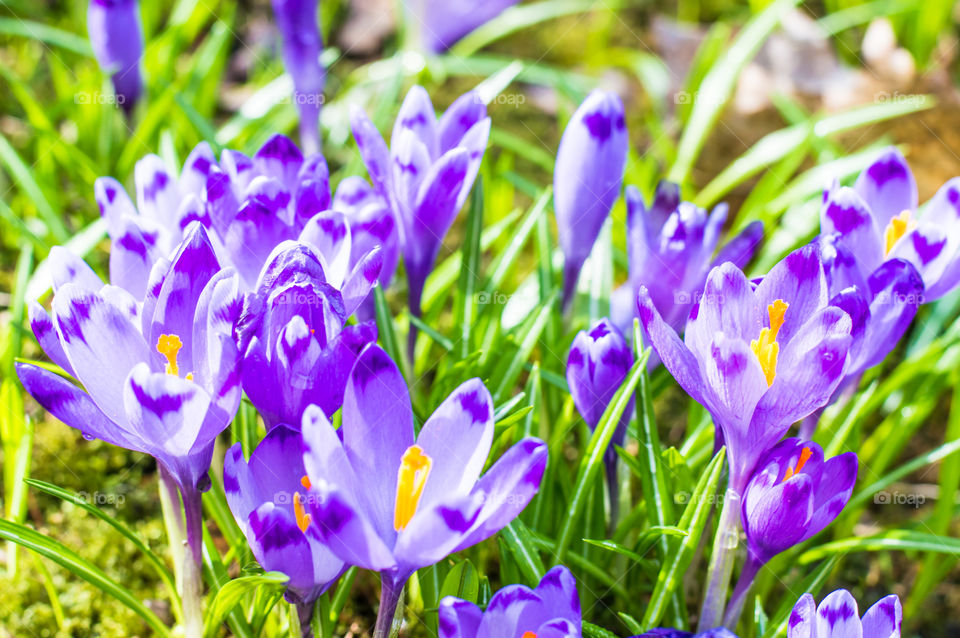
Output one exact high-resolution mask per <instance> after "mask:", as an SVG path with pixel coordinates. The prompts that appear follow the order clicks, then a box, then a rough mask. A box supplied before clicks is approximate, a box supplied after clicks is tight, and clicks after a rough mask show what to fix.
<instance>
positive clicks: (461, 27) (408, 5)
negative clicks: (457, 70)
mask: <svg viewBox="0 0 960 638" xmlns="http://www.w3.org/2000/svg"><path fill="white" fill-rule="evenodd" d="M517 1H518V0H486V1H485V2H476V1H475V0H403V6H404V8H405V9H406V14H407V17H408V19H409V22H408V24H409V26H408V28H409V29H411V30H412V31H413V32H415V33H417V34H419V38H420V44H421V46H422V47H423V49H424V50H426V51H428V52H430V53H442V52H444V51H446V50H447V49H449V48H450V47H452V46H453V45H454V44H456V43H457V41H458V40H460V38H462V37H463V36H465V35H467V34H468V33H470V32H471V31H473V30H474V29H476V28H477V27H479V26H482V25H484V24H486V23H487V22H489V21H490V20H492V19H493V18H495V17H497V16H498V15H500V14H501V13H503V11H504V10H505V9H507V8H509V7H512V6H513V5H515V4H517Z"/></svg>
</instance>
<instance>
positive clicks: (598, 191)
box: [553, 90, 629, 305]
mask: <svg viewBox="0 0 960 638" xmlns="http://www.w3.org/2000/svg"><path fill="white" fill-rule="evenodd" d="M628 144H629V138H628V135H627V125H626V121H625V120H624V115H623V102H621V101H620V98H619V97H617V96H616V95H615V94H613V93H608V92H606V91H600V90H596V91H594V92H593V93H591V94H590V95H588V96H587V99H586V100H584V101H583V104H581V105H580V107H579V108H578V109H577V110H576V112H575V113H574V114H573V117H572V118H571V119H570V122H569V123H568V124H567V128H566V130H565V131H564V132H563V137H562V138H561V139H560V148H559V149H558V150H557V162H556V167H555V168H554V172H553V208H554V211H555V212H556V215H557V232H558V233H559V236H560V248H562V249H563V256H564V270H563V291H564V293H563V299H564V305H566V304H567V303H569V302H570V300H571V299H572V298H573V292H574V290H575V289H576V285H577V278H578V277H579V276H580V269H581V268H582V267H583V263H584V262H585V261H586V260H587V257H588V256H589V255H590V250H591V249H592V248H593V244H594V243H595V242H596V241H597V235H599V234H600V228H601V227H602V226H603V222H604V221H605V220H606V219H607V216H608V215H609V214H610V209H611V208H613V203H614V202H615V201H617V197H619V196H620V186H621V184H623V168H624V166H625V164H626V162H627V146H628Z"/></svg>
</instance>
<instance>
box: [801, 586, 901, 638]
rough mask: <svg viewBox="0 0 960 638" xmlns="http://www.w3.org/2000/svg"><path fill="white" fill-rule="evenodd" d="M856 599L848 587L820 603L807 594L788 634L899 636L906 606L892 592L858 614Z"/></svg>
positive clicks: (804, 636) (809, 637)
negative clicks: (864, 611) (865, 611)
mask: <svg viewBox="0 0 960 638" xmlns="http://www.w3.org/2000/svg"><path fill="white" fill-rule="evenodd" d="M858 614H859V611H858V609H857V601H856V600H854V598H853V596H851V595H850V592H848V591H847V590H845V589H838V590H836V591H835V592H833V593H832V594H830V595H829V596H827V597H826V598H824V599H823V601H822V602H821V603H820V606H817V603H816V601H815V600H814V599H813V596H812V595H810V594H804V595H803V596H801V597H800V600H798V601H797V604H796V606H795V607H794V608H793V611H792V612H791V613H790V621H789V624H788V626H787V638H861V636H862V637H863V638H900V624H901V623H902V622H903V609H902V608H901V606H900V599H899V598H898V597H897V596H895V595H893V594H891V595H890V596H886V597H885V598H881V599H880V600H878V601H877V602H876V603H874V605H873V607H871V608H870V609H868V610H867V613H865V614H864V615H863V618H859V617H858Z"/></svg>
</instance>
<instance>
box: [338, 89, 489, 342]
mask: <svg viewBox="0 0 960 638" xmlns="http://www.w3.org/2000/svg"><path fill="white" fill-rule="evenodd" d="M350 121H351V127H352V129H353V136H354V138H355V139H356V141H357V146H358V147H359V149H360V154H361V156H362V157H363V161H364V163H365V164H366V166H367V172H368V173H369V174H370V179H371V180H373V185H374V187H375V188H376V191H377V193H378V194H379V195H380V197H381V198H382V199H383V201H385V202H387V203H388V204H389V206H390V208H391V210H392V212H393V217H394V219H395V221H396V222H397V225H398V230H399V238H400V245H401V248H402V251H403V261H404V266H405V268H406V271H407V283H408V285H409V303H410V312H411V313H412V314H413V315H414V316H417V317H419V316H420V301H421V297H422V294H423V286H424V282H425V281H426V279H427V275H429V274H430V271H431V270H432V269H433V264H434V261H436V258H437V254H438V253H439V251H440V246H441V244H442V243H443V238H444V237H445V236H446V234H447V231H448V230H449V229H450V225H451V224H452V223H453V220H454V219H456V217H457V213H458V212H459V211H460V209H461V208H462V207H463V204H464V202H465V201H466V199H467V195H468V194H469V193H470V189H471V188H472V187H473V182H474V180H475V179H476V177H477V173H478V171H479V170H480V162H481V161H482V160H483V154H484V151H485V150H486V147H487V140H488V138H489V136H490V118H489V117H487V107H486V105H485V104H484V102H483V100H482V99H481V98H480V95H479V94H477V93H476V92H474V91H471V92H469V93H466V94H464V95H462V96H460V97H459V98H458V99H457V100H456V101H455V102H454V103H453V104H451V105H450V108H448V109H447V110H446V111H445V112H444V113H443V115H442V116H441V117H440V119H439V120H438V119H437V115H436V113H435V112H434V110H433V104H432V103H431V102H430V96H429V95H428V94H427V92H426V90H425V89H424V88H423V87H420V86H414V87H413V88H412V89H410V91H409V92H408V93H407V96H406V98H405V99H404V101H403V105H402V106H401V107H400V112H399V113H398V114H397V119H396V122H395V123H394V125H393V133H392V135H391V138H390V147H389V148H387V144H386V142H384V140H383V137H381V135H380V133H379V132H378V131H377V129H376V127H375V126H374V124H373V122H371V121H370V119H369V118H368V117H367V114H366V113H364V111H363V109H361V108H359V107H356V108H354V109H353V110H352V111H351V113H350ZM410 334H411V342H412V339H413V338H414V336H415V331H413V330H411V332H410Z"/></svg>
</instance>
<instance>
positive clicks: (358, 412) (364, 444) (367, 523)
mask: <svg viewBox="0 0 960 638" xmlns="http://www.w3.org/2000/svg"><path fill="white" fill-rule="evenodd" d="M341 421H342V425H341V427H340V431H339V432H338V431H337V430H336V429H334V427H333V426H332V425H331V424H330V422H329V421H328V420H327V417H326V415H324V413H323V411H322V410H320V409H319V408H316V407H314V406H311V407H309V408H308V409H307V410H306V412H305V413H304V416H303V425H302V433H303V441H304V445H305V450H304V465H305V467H306V475H307V478H308V481H309V483H310V486H311V487H310V491H309V493H308V494H306V495H305V496H306V497H307V503H308V504H309V507H308V508H307V510H306V513H307V514H309V515H310V525H313V526H316V529H317V531H318V532H319V534H320V537H321V538H322V539H323V542H324V543H325V544H326V545H327V547H329V549H330V551H331V552H333V554H335V555H336V556H338V557H339V558H340V559H341V560H343V561H344V562H345V563H347V564H350V565H356V566H359V567H362V568H365V569H370V570H373V571H377V572H380V574H381V580H382V584H383V592H382V594H381V608H380V611H379V615H378V618H377V634H376V635H378V636H379V635H386V633H385V632H386V629H387V628H389V625H390V622H391V621H392V619H393V615H394V609H395V608H396V605H397V602H398V600H399V597H400V594H401V592H402V588H403V585H404V584H405V583H406V581H407V579H408V578H409V577H410V575H411V574H412V573H413V572H414V571H416V570H417V569H419V568H421V567H425V566H428V565H432V564H434V563H436V562H437V561H439V560H441V559H442V558H444V557H445V556H447V555H449V554H452V553H454V552H457V551H460V550H462V549H465V548H467V547H470V546H472V545H474V544H476V543H479V542H480V541H482V540H485V539H486V538H489V537H490V536H492V535H494V534H496V533H497V532H498V531H500V529H502V528H503V527H504V526H505V525H507V524H509V523H510V521H512V520H513V519H514V518H515V517H516V516H517V515H518V514H519V513H520V512H521V511H522V510H523V508H524V507H526V505H527V503H528V502H529V501H530V499H531V498H533V496H534V495H535V494H536V492H537V490H538V489H539V486H540V480H541V478H542V476H543V472H544V469H545V467H546V462H547V447H546V444H544V443H543V442H541V441H539V440H537V439H533V438H526V439H522V440H521V441H519V442H518V443H516V444H515V445H514V446H513V447H511V448H510V449H509V450H508V451H507V452H505V453H504V455H503V456H502V457H501V458H500V459H499V460H498V461H497V462H496V463H494V464H493V466H492V467H491V468H490V469H489V470H488V471H487V472H486V473H485V474H483V476H481V472H482V471H483V467H484V465H485V463H486V460H487V456H488V454H489V452H490V447H491V444H492V442H493V430H494V421H493V400H492V399H491V397H490V393H489V392H488V391H487V389H486V387H485V386H484V385H483V383H482V382H481V381H480V380H479V379H474V380H471V381H467V382H466V383H464V384H463V385H461V386H460V387H459V388H457V389H456V390H454V392H453V393H452V394H451V395H450V396H449V397H448V398H447V399H446V400H445V401H444V402H443V403H442V404H441V405H440V407H438V408H437V410H436V411H435V412H434V413H433V415H432V416H431V417H430V418H429V419H427V421H426V423H424V425H423V427H422V428H421V429H420V431H419V435H415V434H414V427H413V412H412V409H411V405H410V396H409V394H408V391H407V387H406V384H405V382H404V380H403V377H402V376H401V375H400V371H399V369H398V368H397V366H396V364H395V363H394V362H393V361H392V360H391V359H390V357H389V356H387V354H386V353H385V352H384V351H383V350H382V349H380V348H379V347H377V346H369V347H368V348H367V349H366V350H364V352H363V353H362V354H361V356H360V359H359V360H358V361H357V363H356V365H355V366H354V368H353V371H352V372H351V375H350V379H349V380H348V382H347V388H346V392H345V395H344V401H343V409H342V412H341ZM381 632H384V633H382V634H381Z"/></svg>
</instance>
